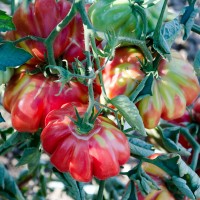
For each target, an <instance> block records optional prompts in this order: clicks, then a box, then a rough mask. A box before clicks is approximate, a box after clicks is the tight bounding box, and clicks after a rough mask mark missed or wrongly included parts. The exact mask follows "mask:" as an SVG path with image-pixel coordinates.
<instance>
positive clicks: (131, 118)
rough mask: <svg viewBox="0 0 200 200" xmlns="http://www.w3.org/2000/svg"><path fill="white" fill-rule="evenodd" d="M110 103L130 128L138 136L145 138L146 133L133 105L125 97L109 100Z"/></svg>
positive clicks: (120, 96)
mask: <svg viewBox="0 0 200 200" xmlns="http://www.w3.org/2000/svg"><path fill="white" fill-rule="evenodd" d="M110 103H111V104H112V105H114V106H115V107H116V108H117V109H118V111H119V112H120V113H121V115H122V116H123V117H124V118H125V120H126V121H127V122H128V123H129V125H130V126H131V127H132V128H134V129H135V130H137V131H138V132H139V133H140V134H142V135H144V136H146V131H145V128H144V124H143V122H142V118H141V116H140V114H139V111H138V109H137V107H136V106H135V104H134V103H133V102H132V101H130V99H129V98H128V97H127V96H124V95H119V96H117V97H115V98H113V99H111V100H110Z"/></svg>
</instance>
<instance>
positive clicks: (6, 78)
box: [0, 67, 14, 85]
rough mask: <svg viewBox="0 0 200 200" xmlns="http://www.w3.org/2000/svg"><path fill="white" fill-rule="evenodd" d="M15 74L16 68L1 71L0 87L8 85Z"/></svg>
mask: <svg viewBox="0 0 200 200" xmlns="http://www.w3.org/2000/svg"><path fill="white" fill-rule="evenodd" d="M13 74H14V68H9V67H7V68H6V71H0V85H2V84H5V83H7V82H8V81H9V80H10V79H11V78H12V76H13Z"/></svg>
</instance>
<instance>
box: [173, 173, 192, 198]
mask: <svg viewBox="0 0 200 200" xmlns="http://www.w3.org/2000/svg"><path fill="white" fill-rule="evenodd" d="M172 181H173V183H174V185H176V187H177V188H178V189H179V190H180V191H181V192H182V193H183V194H184V195H186V196H187V197H189V198H190V199H195V197H194V195H193V193H192V191H191V190H190V188H189V187H188V186H187V182H186V181H185V180H184V179H182V178H179V177H176V176H173V177H172Z"/></svg>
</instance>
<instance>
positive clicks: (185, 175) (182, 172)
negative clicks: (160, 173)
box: [145, 154, 200, 198]
mask: <svg viewBox="0 0 200 200" xmlns="http://www.w3.org/2000/svg"><path fill="white" fill-rule="evenodd" d="M146 160H149V161H148V162H150V163H152V164H154V165H156V166H158V167H160V168H161V169H162V170H164V171H165V172H167V173H168V174H169V175H170V176H171V177H173V176H176V177H180V178H182V179H184V180H185V181H186V183H187V186H188V187H189V188H190V190H191V192H192V194H193V195H194V196H195V198H199V197H200V190H199V188H200V178H199V176H198V175H197V174H196V173H195V172H194V171H193V170H192V169H191V168H190V167H189V166H188V165H187V164H186V163H185V162H184V161H183V160H182V159H181V157H180V155H178V154H166V155H161V156H158V157H157V158H155V159H153V160H150V159H147V158H145V161H146Z"/></svg>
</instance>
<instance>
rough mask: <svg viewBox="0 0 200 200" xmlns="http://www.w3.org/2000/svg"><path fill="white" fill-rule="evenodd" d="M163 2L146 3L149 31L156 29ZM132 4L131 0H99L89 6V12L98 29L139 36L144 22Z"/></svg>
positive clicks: (128, 35) (134, 0) (122, 34)
mask: <svg viewBox="0 0 200 200" xmlns="http://www.w3.org/2000/svg"><path fill="white" fill-rule="evenodd" d="M132 2H133V3H134V2H136V0H133V1H132ZM163 3H164V1H163V0H160V1H159V2H158V3H156V4H155V5H152V6H150V5H146V7H147V8H144V11H145V13H146V17H147V33H150V32H152V31H154V30H155V27H156V24H157V21H158V19H159V16H160V13H161V9H162V6H163ZM131 6H132V5H131V3H130V1H129V0H115V1H113V0H99V1H96V2H95V3H94V4H93V5H92V6H91V7H90V8H89V11H88V14H89V17H90V20H91V22H92V24H93V26H94V28H95V29H96V30H97V31H100V32H106V31H114V32H115V34H116V35H118V36H123V37H132V38H139V37H140V36H141V34H142V31H143V25H144V22H143V20H142V18H141V15H140V14H139V12H137V11H136V10H135V11H134V10H133V9H132V7H131ZM148 6H149V7H148ZM165 19H166V14H165V16H164V20H165Z"/></svg>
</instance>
